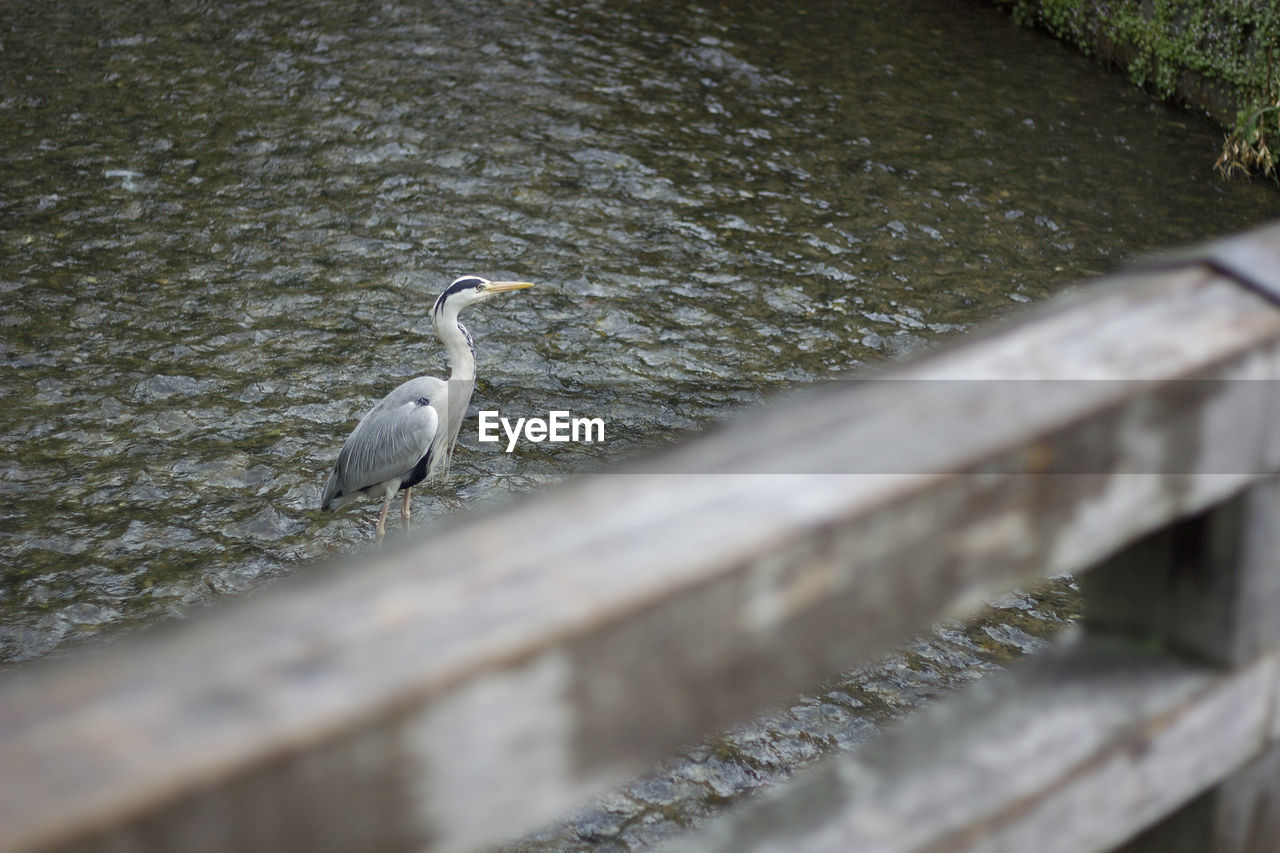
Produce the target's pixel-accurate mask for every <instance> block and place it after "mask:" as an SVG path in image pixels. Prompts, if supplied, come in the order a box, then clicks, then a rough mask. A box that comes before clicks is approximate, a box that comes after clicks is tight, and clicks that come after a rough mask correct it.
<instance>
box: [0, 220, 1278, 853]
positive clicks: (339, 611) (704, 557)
mask: <svg viewBox="0 0 1280 853" xmlns="http://www.w3.org/2000/svg"><path fill="white" fill-rule="evenodd" d="M1277 280H1280V226H1277V227H1270V228H1267V229H1263V230H1260V231H1256V232H1253V233H1251V234H1248V235H1244V236H1243V237H1239V238H1235V239H1233V240H1231V241H1227V242H1225V243H1220V244H1216V245H1214V246H1211V247H1209V248H1208V249H1203V250H1198V251H1196V252H1194V253H1190V254H1187V255H1184V256H1183V257H1180V258H1176V259H1170V260H1168V261H1167V262H1163V263H1161V264H1157V265H1155V266H1153V267H1151V268H1148V269H1146V270H1141V271H1135V272H1131V273H1128V274H1125V275H1122V276H1117V277H1112V278H1108V279H1104V280H1103V281H1101V282H1098V283H1096V284H1095V285H1094V286H1092V287H1090V288H1088V289H1086V290H1082V291H1080V292H1078V293H1076V294H1073V295H1069V296H1067V297H1064V298H1061V299H1058V300H1056V301H1055V302H1053V303H1052V304H1050V305H1047V306H1045V307H1043V308H1042V309H1040V310H1037V311H1034V312H1032V313H1030V314H1029V315H1026V316H1024V317H1023V318H1022V319H1021V320H1019V321H1018V322H1016V323H1013V324H1006V325H1004V326H1001V327H999V328H996V329H993V330H989V331H988V332H987V333H986V334H984V335H981V336H975V337H972V338H968V339H966V340H964V341H962V342H960V343H958V344H956V345H954V346H951V347H948V348H945V349H943V350H941V351H939V352H936V353H934V354H932V355H930V356H928V357H926V358H923V359H920V360H918V361H916V362H914V363H912V364H909V365H906V366H903V367H901V368H899V369H897V370H895V371H894V372H893V373H892V374H890V375H889V376H887V377H884V378H882V379H879V380H870V381H862V382H844V383H833V384H832V385H830V386H828V387H824V388H822V389H820V390H815V391H812V392H810V393H805V394H800V395H797V396H795V397H793V398H790V399H788V400H785V401H781V402H778V403H775V404H773V405H771V406H768V407H765V408H764V409H762V410H760V411H759V412H756V413H753V414H751V415H749V416H747V417H744V418H742V419H741V420H739V421H738V422H736V423H735V424H733V425H730V426H728V427H726V428H723V429H720V430H718V431H715V432H714V433H712V434H708V435H706V436H702V437H699V438H698V439H696V440H693V441H690V442H688V443H687V444H685V445H683V446H680V447H678V448H676V449H674V450H671V451H668V452H665V453H662V454H660V455H656V456H654V457H652V458H651V459H648V460H646V461H642V462H639V463H636V464H634V465H632V466H631V467H629V468H626V469H623V470H618V471H616V472H613V473H608V474H599V475H595V476H591V477H589V478H584V479H583V480H581V481H578V482H573V483H569V484H566V485H564V486H562V487H559V488H555V489H551V490H548V491H546V492H545V493H541V494H538V495H535V496H532V497H529V498H526V499H523V500H520V501H518V502H516V503H514V504H513V505H511V506H509V507H506V508H504V509H503V510H501V511H496V512H491V513H488V514H477V515H475V516H472V517H469V518H467V519H466V520H464V521H461V522H458V523H454V524H449V525H447V526H444V527H442V528H440V529H437V530H431V531H427V532H424V533H423V534H420V535H419V536H417V537H416V538H415V539H414V541H413V542H412V543H411V544H410V545H409V546H406V547H403V548H398V549H397V548H388V550H387V551H386V552H385V553H384V554H381V555H378V556H376V557H375V556H371V555H370V554H364V555H361V558H360V559H359V560H352V561H350V562H347V563H346V564H341V565H335V566H331V567H319V568H315V569H308V570H306V571H305V572H303V573H302V574H303V575H305V576H304V577H300V578H298V579H296V580H294V581H293V582H290V583H284V584H280V585H279V586H278V587H276V588H273V589H271V590H268V591H265V592H262V593H259V594H256V595H253V596H250V597H248V598H247V599H245V600H242V601H239V602H236V603H234V604H233V605H231V606H226V607H223V608H220V609H215V611H214V612H212V613H210V614H207V615H205V616H201V617H199V618H193V619H191V620H189V621H188V622H186V623H183V624H178V625H173V626H166V627H162V628H159V629H157V630H152V631H148V632H143V633H141V634H139V635H137V636H135V637H131V638H126V639H124V640H121V641H118V642H115V643H111V644H109V645H108V646H106V647H104V648H99V649H92V650H85V651H82V652H79V653H76V654H73V655H69V656H67V657H65V658H64V659H60V660H53V661H48V662H44V663H41V664H36V665H33V666H30V667H27V668H25V669H20V670H17V671H16V672H13V673H10V674H8V675H6V676H5V677H4V678H3V680H0V850H4V851H16V850H183V851H204V850H209V851H222V850H227V851H230V850H235V851H246V850H259V851H277V850H309V851H319V850H396V849H432V850H448V851H454V850H469V849H474V848H475V847H477V846H479V845H483V844H485V843H487V842H491V841H494V840H497V839H501V838H504V837H510V836H511V835H513V834H515V833H519V832H520V831H522V830H526V829H529V828H532V827H533V826H535V825H537V824H538V823H540V822H545V821H548V820H550V819H553V818H555V817H556V816H557V815H558V814H560V813H562V812H563V810H565V809H566V808H569V807H572V806H574V805H575V804H578V803H580V802H581V801H582V800H583V798H584V797H587V796H588V795H590V794H592V793H595V792H599V791H600V790H602V789H603V788H604V787H605V786H608V785H610V784H614V783H616V782H618V781H620V780H622V779H624V778H625V777H626V776H627V774H629V773H632V772H634V771H635V770H637V769H639V768H641V767H643V766H644V764H645V763H646V762H651V761H653V760H654V759H656V758H658V757H660V756H662V755H663V754H664V753H666V752H667V751H669V750H671V749H673V748H675V747H678V746H680V745H682V744H685V743H689V742H691V741H693V740H695V739H697V738H699V737H702V736H706V735H707V734H709V733H711V732H713V731H714V730H716V729H717V728H719V727H723V726H726V725H728V724H731V723H734V722H737V721H739V719H740V717H741V715H742V714H743V713H745V712H750V711H758V710H762V709H764V708H765V707H767V706H768V705H769V704H770V703H775V702H778V701H780V700H783V699H785V698H787V697H789V696H791V695H793V694H794V693H796V692H797V691H800V690H803V689H806V688H812V687H813V686H815V685H816V684H818V683H819V682H820V681H821V680H822V679H824V678H828V677H831V676H834V675H836V674H838V673H840V672H842V671H843V670H845V669H847V668H849V667H850V666H852V665H854V664H856V663H858V662H859V661H861V660H863V659H865V658H866V657H867V656H868V655H871V654H873V653H876V652H879V651H882V650H884V649H886V648H888V647H890V646H892V645H893V644H895V643H898V642H901V641H903V640H904V639H906V638H908V637H909V636H910V635H911V634H912V633H914V632H917V631H919V630H921V629H923V628H924V627H926V626H928V625H930V624H932V623H935V622H937V621H938V620H940V619H943V618H948V617H957V616H961V617H962V616H964V615H965V614H967V613H970V612H972V611H973V610H974V609H975V608H976V607H977V606H979V605H980V604H981V603H982V602H984V601H986V600H988V599H989V597H990V596H992V595H994V594H996V593H998V592H1000V591H1002V590H1005V589H1008V588H1010V587H1013V586H1015V585H1018V584H1022V583H1026V582H1030V581H1033V580H1035V579H1037V578H1042V577H1045V576H1050V575H1057V574H1061V573H1065V572H1077V573H1082V572H1086V570H1090V571H1088V574H1085V575H1084V576H1083V578H1082V584H1083V587H1084V592H1085V600H1086V612H1087V616H1086V618H1085V624H1084V627H1083V628H1082V629H1081V630H1080V631H1078V632H1076V634H1077V636H1076V637H1075V638H1074V639H1070V640H1067V641H1064V642H1063V643H1061V644H1059V645H1058V647H1056V648H1055V649H1054V650H1053V651H1051V652H1049V653H1047V654H1044V655H1037V656H1034V657H1033V658H1032V659H1030V660H1028V661H1026V662H1024V663H1023V664H1021V665H1017V666H1014V667H1013V668H1012V669H1011V670H1010V671H1008V672H1007V673H1004V674H1002V675H999V676H995V677H991V678H988V679H984V680H983V681H982V682H980V683H979V685H978V686H977V687H975V688H974V689H972V690H968V691H965V692H963V693H962V694H960V695H959V696H957V697H955V698H953V699H950V700H947V701H944V702H942V703H940V704H939V705H937V706H935V707H934V708H932V709H930V710H928V711H927V712H925V713H923V714H921V715H918V716H917V717H913V718H911V719H909V720H907V721H906V722H905V723H904V724H903V725H902V726H901V727H900V728H899V729H897V730H896V731H895V732H894V733H891V734H890V735H888V736H887V737H885V738H883V740H882V741H880V742H878V743H876V744H875V745H872V746H871V747H869V748H868V749H865V750H862V751H859V752H856V753H853V754H850V755H848V756H840V757H837V758H834V759H831V760H829V761H827V762H825V763H823V764H821V765H819V766H818V767H817V768H814V769H811V770H809V771H806V772H803V773H801V774H798V776H797V777H796V779H794V780H793V781H792V782H790V783H788V784H786V785H784V786H782V787H780V788H778V789H776V790H775V791H773V792H771V793H770V795H768V796H767V797H765V798H763V799H761V800H756V801H753V802H752V803H749V804H748V806H747V807H746V808H745V809H744V810H743V811H741V812H740V813H738V812H735V813H733V814H731V815H729V816H728V817H725V818H722V819H720V820H718V821H715V822H713V823H712V824H711V825H710V826H708V827H706V828H704V829H702V830H700V831H699V832H697V833H694V834H692V835H690V836H688V837H684V838H680V839H677V840H676V841H674V842H673V845H674V846H676V847H683V848H688V849H716V850H726V851H728V850H733V851H737V850H775V849H776V850H787V851H793V850H833V851H834V850H841V851H843V850H855V849H856V850H861V851H872V850H875V851H881V850H883V851H888V850H901V851H942V850H945V851H955V850H992V849H999V850H1018V851H1023V850H1037V851H1054V850H1061V851H1073V853H1074V851H1080V850H1104V849H1109V848H1112V847H1115V846H1116V845H1120V844H1122V843H1126V842H1127V841H1128V840H1129V839H1132V838H1133V837H1134V836H1137V835H1139V834H1141V833H1145V834H1144V835H1142V836H1141V837H1140V838H1139V839H1138V840H1137V841H1133V842H1132V843H1133V844H1134V845H1136V846H1135V847H1134V849H1152V850H1157V849H1158V850H1178V849H1188V850H1246V849H1262V848H1253V847H1248V846H1247V844H1249V843H1265V844H1266V847H1267V849H1273V848H1275V847H1276V846H1277V844H1280V834H1278V833H1280V815H1277V812H1278V811H1280V802H1277V801H1276V799H1275V791H1276V784H1277V781H1278V780H1280V758H1277V751H1276V749H1275V747H1274V744H1275V741H1276V738H1277V736H1278V735H1280V714H1278V713H1277V710H1276V708H1277V699H1278V698H1280V696H1278V690H1280V678H1278V673H1277V667H1278V666H1280V658H1278V656H1277V655H1278V654H1280V653H1278V652H1277V648H1278V647H1280V524H1278V523H1277V521H1278V520H1280V519H1278V513H1280V496H1278V495H1280V492H1278V491H1277V490H1278V489H1280V486H1278V485H1277V480H1276V478H1275V475H1276V473H1277V472H1278V471H1280V428H1278V427H1280V417H1277V415H1278V414H1280V394H1277V393H1276V388H1277V387H1280V386H1277V383H1276V382H1275V381H1274V380H1275V379H1276V378H1277V376H1280V307H1277V304H1276V302H1275V301H1274V299H1273V298H1272V296H1271V295H1270V292H1271V291H1272V290H1280V281H1277ZM1095 567H1096V568H1095ZM1170 839H1176V840H1177V843H1180V844H1187V843H1189V844H1190V845H1191V846H1188V847H1185V848H1179V847H1176V846H1171V844H1172V842H1171V841H1170ZM1188 839H1190V841H1188ZM1144 844H1145V845H1147V846H1146V847H1142V846H1141V845H1144Z"/></svg>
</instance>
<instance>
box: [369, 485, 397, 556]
mask: <svg viewBox="0 0 1280 853" xmlns="http://www.w3.org/2000/svg"><path fill="white" fill-rule="evenodd" d="M394 496H395V492H388V493H387V499H386V500H384V501H383V502H382V513H381V514H380V515H379V516H378V526H377V527H375V528H373V532H374V534H375V535H376V536H377V538H378V544H379V545H381V544H382V537H383V536H384V535H385V534H386V532H387V510H389V509H391V498H392V497H394Z"/></svg>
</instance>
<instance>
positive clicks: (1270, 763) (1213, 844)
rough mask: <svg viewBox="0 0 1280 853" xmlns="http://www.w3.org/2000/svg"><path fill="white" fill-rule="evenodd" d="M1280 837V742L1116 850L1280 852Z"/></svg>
mask: <svg viewBox="0 0 1280 853" xmlns="http://www.w3.org/2000/svg"><path fill="white" fill-rule="evenodd" d="M1277 839H1280V746H1277V745H1276V744H1275V743H1274V742H1273V743H1272V745H1271V747H1270V748H1269V749H1268V750H1267V751H1266V752H1265V753H1264V754H1263V755H1262V756H1261V757H1259V758H1255V759H1253V760H1252V761H1250V762H1249V763H1248V764H1246V765H1245V766H1244V767H1243V768H1242V769H1241V770H1239V771H1238V772H1236V773H1235V774H1233V775H1232V776H1231V777H1230V778H1228V779H1227V780H1225V781H1224V782H1223V783H1222V784H1221V785H1219V786H1218V787H1217V788H1215V789H1213V790H1211V791H1210V792H1209V793H1207V794H1203V795H1201V796H1199V797H1197V798H1196V799H1195V800H1193V801H1192V802H1190V803H1188V804H1187V805H1186V806H1184V807H1183V808H1181V809H1179V810H1178V812H1177V813H1176V814H1174V815H1173V816H1172V817H1170V818H1168V819H1166V820H1163V821H1161V822H1160V823H1159V824H1157V825H1156V826H1154V827H1152V828H1151V829H1150V830H1148V831H1147V832H1144V833H1142V835H1140V836H1139V837H1138V838H1135V839H1134V840H1133V841H1132V842H1130V843H1128V844H1125V845H1124V846H1123V847H1120V848H1119V849H1117V850H1116V851H1115V853H1157V851H1158V853H1206V851H1213V853H1274V851H1275V850H1276V847H1277Z"/></svg>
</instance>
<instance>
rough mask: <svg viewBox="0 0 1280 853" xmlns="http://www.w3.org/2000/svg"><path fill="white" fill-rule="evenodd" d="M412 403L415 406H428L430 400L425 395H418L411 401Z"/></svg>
mask: <svg viewBox="0 0 1280 853" xmlns="http://www.w3.org/2000/svg"><path fill="white" fill-rule="evenodd" d="M413 404H414V405H415V406H430V405H431V401H430V400H428V399H427V398H426V397H419V398H418V399H416V400H414V401H413Z"/></svg>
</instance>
